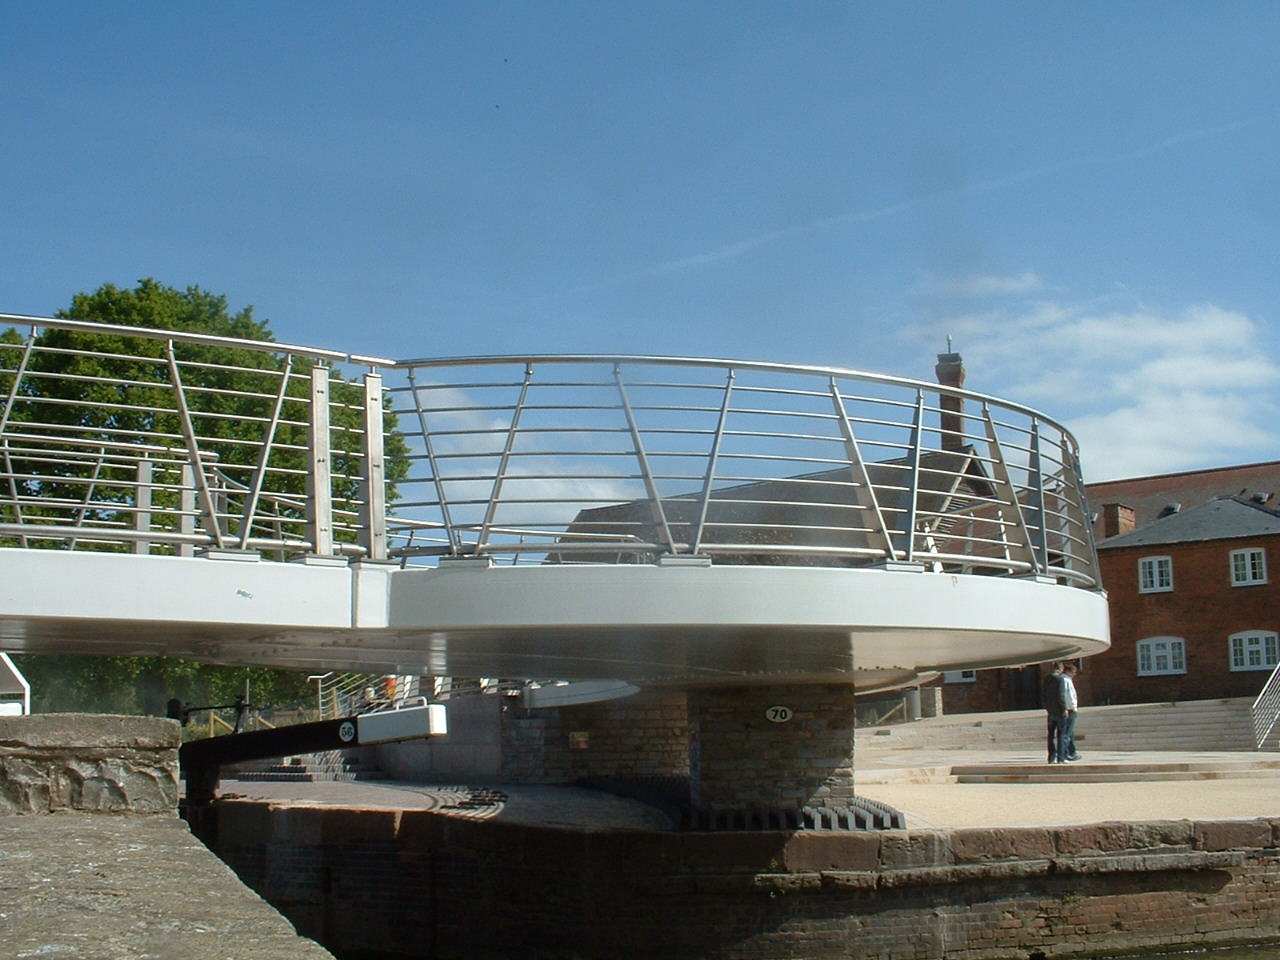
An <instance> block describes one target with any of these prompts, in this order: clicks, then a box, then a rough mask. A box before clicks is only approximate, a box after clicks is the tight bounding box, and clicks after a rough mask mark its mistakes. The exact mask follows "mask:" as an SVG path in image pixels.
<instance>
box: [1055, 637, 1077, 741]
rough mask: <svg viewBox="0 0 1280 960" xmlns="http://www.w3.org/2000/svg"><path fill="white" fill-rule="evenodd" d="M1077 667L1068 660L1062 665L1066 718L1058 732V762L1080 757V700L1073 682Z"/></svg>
mask: <svg viewBox="0 0 1280 960" xmlns="http://www.w3.org/2000/svg"><path fill="white" fill-rule="evenodd" d="M1079 669H1080V668H1079V667H1077V666H1076V665H1075V664H1074V663H1072V662H1070V661H1068V662H1066V663H1064V664H1063V665H1062V694H1063V706H1064V707H1065V708H1066V718H1065V719H1064V720H1063V723H1062V729H1061V730H1060V731H1059V732H1058V762H1059V763H1065V762H1067V761H1068V760H1079V759H1080V754H1079V753H1077V752H1076V716H1077V711H1078V710H1079V704H1080V700H1079V697H1078V695H1077V694H1076V682H1075V681H1076V674H1077V673H1078V672H1079Z"/></svg>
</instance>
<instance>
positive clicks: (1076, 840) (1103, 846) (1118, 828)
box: [1053, 822, 1129, 854]
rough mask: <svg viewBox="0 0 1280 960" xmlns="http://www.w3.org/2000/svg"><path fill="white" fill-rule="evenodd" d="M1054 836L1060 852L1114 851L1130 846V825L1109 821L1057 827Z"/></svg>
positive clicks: (1056, 846)
mask: <svg viewBox="0 0 1280 960" xmlns="http://www.w3.org/2000/svg"><path fill="white" fill-rule="evenodd" d="M1053 838H1054V845H1055V848H1056V849H1057V851H1058V853H1060V854H1078V853H1114V852H1116V851H1119V850H1127V849H1128V848H1129V826H1128V824H1124V823H1112V822H1107V823H1085V824H1078V825H1074V826H1066V827H1055V828H1054V829H1053Z"/></svg>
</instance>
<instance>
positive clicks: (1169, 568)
mask: <svg viewBox="0 0 1280 960" xmlns="http://www.w3.org/2000/svg"><path fill="white" fill-rule="evenodd" d="M1172 589H1173V557H1143V558H1142V559H1141V560H1139V561H1138V592H1139V593H1168V592H1169V591H1170V590H1172Z"/></svg>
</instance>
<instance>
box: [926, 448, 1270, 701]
mask: <svg viewBox="0 0 1280 960" xmlns="http://www.w3.org/2000/svg"><path fill="white" fill-rule="evenodd" d="M1086 492H1087V494H1088V498H1089V503H1090V506H1091V509H1092V510H1093V511H1094V512H1095V519H1094V538H1095V540H1096V541H1097V547H1098V558H1099V564H1100V567H1101V573H1102V582H1103V586H1104V587H1106V589H1107V593H1108V597H1109V601H1110V607H1111V649H1110V650H1108V651H1107V652H1106V653H1103V654H1099V655H1098V656H1095V657H1091V658H1089V659H1088V660H1085V661H1083V662H1082V673H1081V676H1080V677H1079V678H1078V680H1077V687H1078V688H1079V689H1080V693H1081V700H1082V702H1083V703H1086V704H1099V703H1144V702H1161V701H1167V700H1203V699H1212V698H1217V697H1244V696H1254V695H1256V694H1257V693H1258V692H1259V691H1260V690H1261V689H1262V686H1263V684H1264V683H1265V682H1266V680H1267V677H1268V676H1269V675H1270V672H1271V670H1272V668H1274V666H1275V665H1276V662H1277V652H1278V651H1277V646H1278V641H1277V634H1280V570H1278V569H1277V568H1276V566H1275V565H1276V564H1280V461H1272V462H1267V463H1256V464H1246V465H1243V466H1236V467H1221V468H1215V469H1212V470H1197V471H1188V472H1184V473H1175V474H1162V475H1158V476H1151V477H1137V478H1132V479H1128V480H1113V481H1107V482H1105V483H1097V484H1090V485H1088V487H1087V488H1086ZM1040 670H1041V668H1040V667H1039V666H1036V665H1032V666H1029V667H1027V668H1024V669H1021V670H982V671H977V672H976V673H972V672H966V673H965V674H954V675H947V676H946V677H945V678H944V680H943V681H942V689H943V708H944V709H945V710H946V712H948V713H963V712H968V711H985V710H1019V709H1030V708H1034V707H1037V706H1039V691H1038V683H1037V678H1038V676H1039V673H1040Z"/></svg>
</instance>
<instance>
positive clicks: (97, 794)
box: [0, 714, 181, 814]
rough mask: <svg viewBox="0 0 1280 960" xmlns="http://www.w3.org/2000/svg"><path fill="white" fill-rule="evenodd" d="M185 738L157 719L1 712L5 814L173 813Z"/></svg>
mask: <svg viewBox="0 0 1280 960" xmlns="http://www.w3.org/2000/svg"><path fill="white" fill-rule="evenodd" d="M180 737H181V731H180V728H179V726H178V724H177V723H176V722H175V721H173V720H166V719H161V718H158V717H116V716H95V715H90V714H38V715H35V716H24V717H0V814H4V813H50V812H54V811H60V810H85V811H90V812H109V813H120V812H126V811H127V812H133V813H166V814H172V813H174V812H175V811H176V809H177V804H178V776H177V768H178V744H179V741H180Z"/></svg>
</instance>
